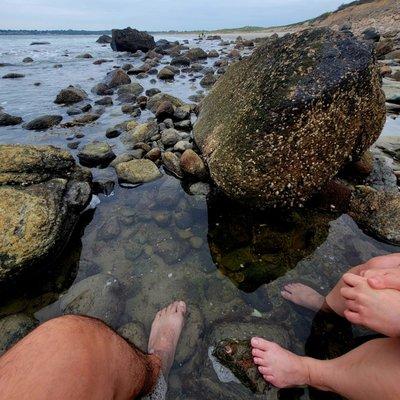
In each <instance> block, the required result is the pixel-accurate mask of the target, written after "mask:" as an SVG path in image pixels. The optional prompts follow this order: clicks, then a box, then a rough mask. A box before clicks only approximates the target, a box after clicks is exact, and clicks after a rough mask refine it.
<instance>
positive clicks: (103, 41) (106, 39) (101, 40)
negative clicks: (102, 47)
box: [96, 35, 112, 44]
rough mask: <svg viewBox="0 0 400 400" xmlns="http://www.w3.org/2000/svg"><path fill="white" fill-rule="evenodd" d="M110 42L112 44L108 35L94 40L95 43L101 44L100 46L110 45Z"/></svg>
mask: <svg viewBox="0 0 400 400" xmlns="http://www.w3.org/2000/svg"><path fill="white" fill-rule="evenodd" d="M111 42H112V39H111V36H108V35H101V36H100V37H99V38H98V39H97V40H96V43H101V44H110V43H111Z"/></svg>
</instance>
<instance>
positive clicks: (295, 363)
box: [251, 338, 310, 389]
mask: <svg viewBox="0 0 400 400" xmlns="http://www.w3.org/2000/svg"><path fill="white" fill-rule="evenodd" d="M251 345H252V347H253V350H252V354H253V360H254V363H255V364H256V365H258V370H259V371H260V374H261V375H262V376H263V378H264V379H265V380H266V381H267V382H269V383H271V384H272V385H274V386H275V387H277V388H279V389H282V388H287V387H294V386H303V385H308V383H309V381H310V377H309V371H308V366H307V364H306V362H305V359H304V358H303V357H300V356H297V355H296V354H293V353H291V352H290V351H288V350H285V349H283V348H282V347H281V346H279V345H277V344H276V343H273V342H268V341H267V340H265V339H261V338H253V339H251Z"/></svg>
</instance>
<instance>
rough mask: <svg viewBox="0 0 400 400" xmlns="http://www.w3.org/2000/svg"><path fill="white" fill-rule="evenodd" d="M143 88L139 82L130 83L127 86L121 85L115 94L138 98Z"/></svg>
mask: <svg viewBox="0 0 400 400" xmlns="http://www.w3.org/2000/svg"><path fill="white" fill-rule="evenodd" d="M143 90H144V88H143V86H142V85H141V84H140V83H139V82H132V83H130V84H127V85H122V86H120V87H119V88H118V91H117V94H118V95H122V94H133V95H134V96H139V95H140V94H142V93H143Z"/></svg>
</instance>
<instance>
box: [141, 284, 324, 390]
mask: <svg viewBox="0 0 400 400" xmlns="http://www.w3.org/2000/svg"><path fill="white" fill-rule="evenodd" d="M282 296H283V297H284V298H285V299H287V300H289V301H292V302H293V303H296V304H299V305H301V306H303V307H306V308H309V309H312V310H319V309H320V308H321V307H322V305H323V303H324V297H323V296H321V295H320V294H319V293H317V292H316V291H315V290H313V289H311V288H310V287H308V286H305V285H302V284H300V283H296V284H289V285H286V286H285V288H284V290H283V291H282ZM185 314H186V304H185V303H184V302H183V301H176V302H174V303H172V304H170V305H169V306H168V307H166V308H164V309H162V310H161V311H159V312H158V313H157V315H156V317H155V318H154V321H153V324H152V327H151V332H150V338H149V345H148V351H149V353H150V354H155V355H157V356H158V357H159V358H160V359H161V369H162V372H163V375H164V376H165V377H167V376H168V374H169V371H170V369H171V366H172V364H173V362H174V357H175V351H176V346H177V344H178V341H179V337H180V335H181V332H182V328H183V325H184V318H185ZM251 344H252V347H253V350H252V351H253V357H254V362H255V364H256V365H258V366H259V367H258V369H259V371H260V373H261V374H262V375H263V377H264V379H265V380H266V381H268V382H269V383H271V384H272V385H274V386H276V387H278V388H283V387H289V386H300V385H305V384H307V383H308V381H309V371H308V367H307V365H306V363H305V360H304V358H303V357H299V356H297V355H295V354H293V353H291V352H289V351H287V350H285V349H283V348H282V347H280V346H279V345H277V344H276V343H273V342H269V341H267V340H264V339H261V338H253V339H252V341H251Z"/></svg>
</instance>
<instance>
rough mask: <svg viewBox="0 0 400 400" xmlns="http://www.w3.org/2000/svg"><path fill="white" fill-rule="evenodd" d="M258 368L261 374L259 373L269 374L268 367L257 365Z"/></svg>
mask: <svg viewBox="0 0 400 400" xmlns="http://www.w3.org/2000/svg"><path fill="white" fill-rule="evenodd" d="M258 370H259V371H260V374H261V375H267V374H270V373H271V371H270V369H269V368H267V367H263V366H259V367H258Z"/></svg>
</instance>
